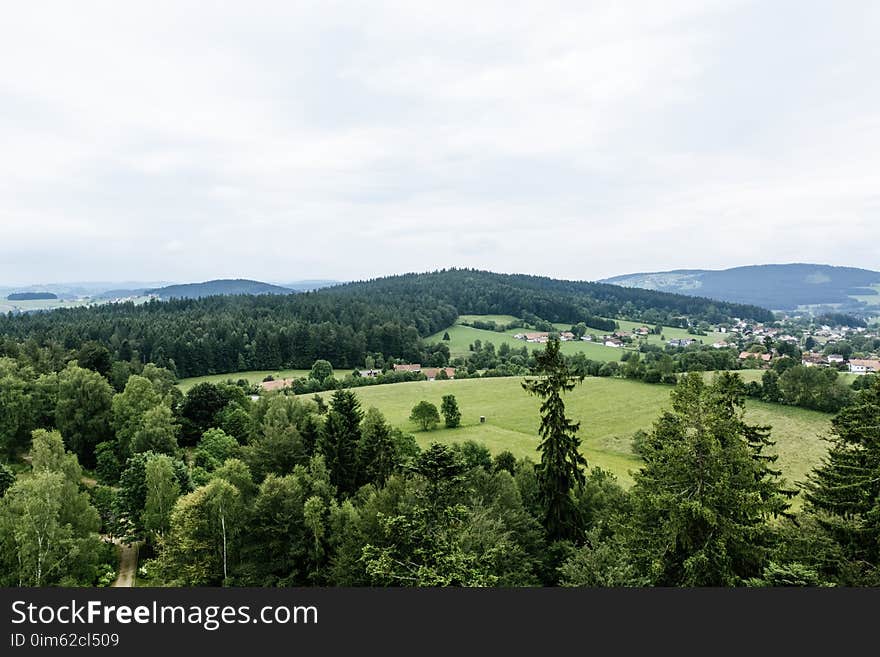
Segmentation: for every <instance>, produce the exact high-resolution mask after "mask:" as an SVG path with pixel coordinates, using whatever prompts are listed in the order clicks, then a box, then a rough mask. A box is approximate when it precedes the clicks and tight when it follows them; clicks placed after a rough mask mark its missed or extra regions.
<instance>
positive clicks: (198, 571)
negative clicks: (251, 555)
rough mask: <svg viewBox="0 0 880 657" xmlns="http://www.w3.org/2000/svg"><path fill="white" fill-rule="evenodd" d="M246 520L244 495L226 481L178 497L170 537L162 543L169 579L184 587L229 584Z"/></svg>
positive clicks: (220, 480) (162, 565)
mask: <svg viewBox="0 0 880 657" xmlns="http://www.w3.org/2000/svg"><path fill="white" fill-rule="evenodd" d="M243 521H244V508H243V506H242V503H241V493H240V492H239V490H238V489H237V488H236V487H235V486H233V485H232V484H230V483H229V482H228V481H226V480H224V479H212V480H211V481H210V482H209V483H208V484H207V485H205V486H202V487H201V488H198V489H196V490H195V491H194V492H192V493H189V494H187V495H184V496H183V497H180V498H178V500H177V502H176V503H175V504H174V508H173V509H172V511H171V521H170V523H169V527H170V528H169V531H168V535H167V536H166V538H165V540H162V541H161V542H160V546H161V548H160V564H161V569H162V570H163V572H164V573H165V576H166V579H167V580H168V581H172V582H176V583H179V584H182V585H184V586H204V585H219V584H226V583H228V579H229V574H230V570H231V567H232V566H233V565H234V564H235V562H236V560H237V553H238V547H239V536H240V535H241V533H242V530H243Z"/></svg>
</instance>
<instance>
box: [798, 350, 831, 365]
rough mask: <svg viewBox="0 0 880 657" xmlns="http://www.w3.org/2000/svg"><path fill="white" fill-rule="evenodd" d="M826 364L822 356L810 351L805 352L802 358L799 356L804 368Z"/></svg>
mask: <svg viewBox="0 0 880 657" xmlns="http://www.w3.org/2000/svg"><path fill="white" fill-rule="evenodd" d="M827 364H828V361H827V360H826V359H825V356H823V355H822V354H817V353H815V352H812V351H805V352H804V354H803V356H801V365H803V366H804V367H817V366H821V365H827Z"/></svg>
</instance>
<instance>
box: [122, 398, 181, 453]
mask: <svg viewBox="0 0 880 657" xmlns="http://www.w3.org/2000/svg"><path fill="white" fill-rule="evenodd" d="M179 431H180V427H179V425H178V424H177V423H176V422H175V421H174V415H173V414H172V413H171V409H170V408H168V407H167V406H165V405H164V404H159V405H158V406H155V407H153V408H151V409H150V410H148V411H147V412H146V413H144V416H143V421H142V424H141V426H140V427H139V428H138V429H137V431H135V433H134V435H133V436H132V439H131V451H132V452H133V453H135V454H138V453H140V452H148V451H149V452H156V453H162V454H172V455H173V454H175V453H176V452H177V435H178V433H179Z"/></svg>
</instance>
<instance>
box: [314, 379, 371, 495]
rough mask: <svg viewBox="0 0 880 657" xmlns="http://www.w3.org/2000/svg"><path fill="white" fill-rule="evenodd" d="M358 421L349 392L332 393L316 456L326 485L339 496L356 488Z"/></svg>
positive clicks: (354, 399) (355, 401)
mask: <svg viewBox="0 0 880 657" xmlns="http://www.w3.org/2000/svg"><path fill="white" fill-rule="evenodd" d="M362 419H363V412H362V411H361V405H360V402H359V401H358V398H357V395H355V394H354V393H353V392H352V391H350V390H337V391H336V392H334V393H333V397H331V398H330V411H329V412H328V413H327V420H326V421H325V422H324V430H323V431H322V432H321V436H320V452H321V454H323V455H324V459H325V461H326V463H327V469H328V470H329V471H330V482H331V483H332V484H333V485H334V486H336V487H337V489H338V490H339V492H340V493H342V494H351V493H353V492H354V491H355V489H356V487H357V481H358V475H357V446H358V443H359V442H360V440H361V426H360V425H361V420H362Z"/></svg>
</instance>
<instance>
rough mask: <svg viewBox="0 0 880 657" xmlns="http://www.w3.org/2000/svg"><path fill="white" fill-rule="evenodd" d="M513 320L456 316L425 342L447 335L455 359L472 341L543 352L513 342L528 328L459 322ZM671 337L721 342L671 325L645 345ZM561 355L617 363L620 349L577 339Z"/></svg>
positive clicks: (630, 325)
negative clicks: (495, 327) (498, 328)
mask: <svg viewBox="0 0 880 657" xmlns="http://www.w3.org/2000/svg"><path fill="white" fill-rule="evenodd" d="M515 319H516V318H515V317H513V316H511V315H461V316H459V318H458V320H457V321H456V323H455V324H453V325H452V326H450V327H449V328H447V329H444V330H442V331H438V332H437V333H435V334H434V335H430V336H428V337H427V338H426V339H425V341H426V342H429V343H430V342H439V341H441V340H442V339H443V334H444V333H447V332H448V333H449V341H448V342H447V343H446V344H447V345H449V352H450V354H451V355H452V357H453V358H454V357H456V356H467V355H468V353H469V351H470V345H472V344H473V343H474V341H475V340H480V341H481V342H483V343H486V342H491V343H492V344H494V345H495V347H496V348H497V347H499V346H500V345H501V344H502V343H506V344H508V345H510V346H511V347H516V348H520V347H522V346H523V345H525V346H526V347H528V349H529V351H533V350H535V349H543V348H544V347H543V345H541V344H536V343H527V342H524V341H523V340H517V339H516V338H514V337H513V336H514V335H516V334H517V333H524V332H526V331H528V330H529V329H521V328H518V329H510V330H507V331H503V332H502V331H485V330H482V329H475V328H473V327H470V326H463V325H462V322H474V321H483V322H489V321H494V322H496V323H497V324H509V323H510V322H512V321H514V320H515ZM614 321H616V322H617V323H618V324H619V325H620V329H619V330H620V331H622V332H627V333H629V332H631V331H632V330H633V329H634V328H638V327H640V326H646V324H644V323H642V322H631V321H628V320H624V319H616V320H614ZM553 326H554V327H556V328H557V329H559V330H560V331H566V330H568V329H569V328H571V324H565V323H556V324H554V325H553ZM649 328H653V326H649ZM588 333H593V334H596V335H599V336H601V335H602V334H604V332H603V331H597V330H595V329H590V330H589V331H588ZM719 336H720V337H719ZM675 338H696V339H697V340H702V341H703V342H704V343H705V344H712V343H713V342H717V341H718V340H720V339H723V336H722V334H720V333H710V334H709V335H704V336H694V335H690V334H689V333H688V332H687V330H686V329H682V328H675V327H672V326H664V327H663V334H662V335H649V336H647V337H646V338H645V339H646V340H647V342H648V343H649V344H656V345H663V344H665V341H666V340H672V339H675ZM562 353H564V354H567V355H569V356H572V355H574V354H578V353H583V354H585V355H586V356H587V358H589V359H591V360H597V361H603V362H607V361H611V360H620V356H621V353H622V350H621V349H620V348H616V347H606V346H605V345H603V344H596V343H593V342H584V341H581V340H572V341H570V342H563V343H562Z"/></svg>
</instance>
